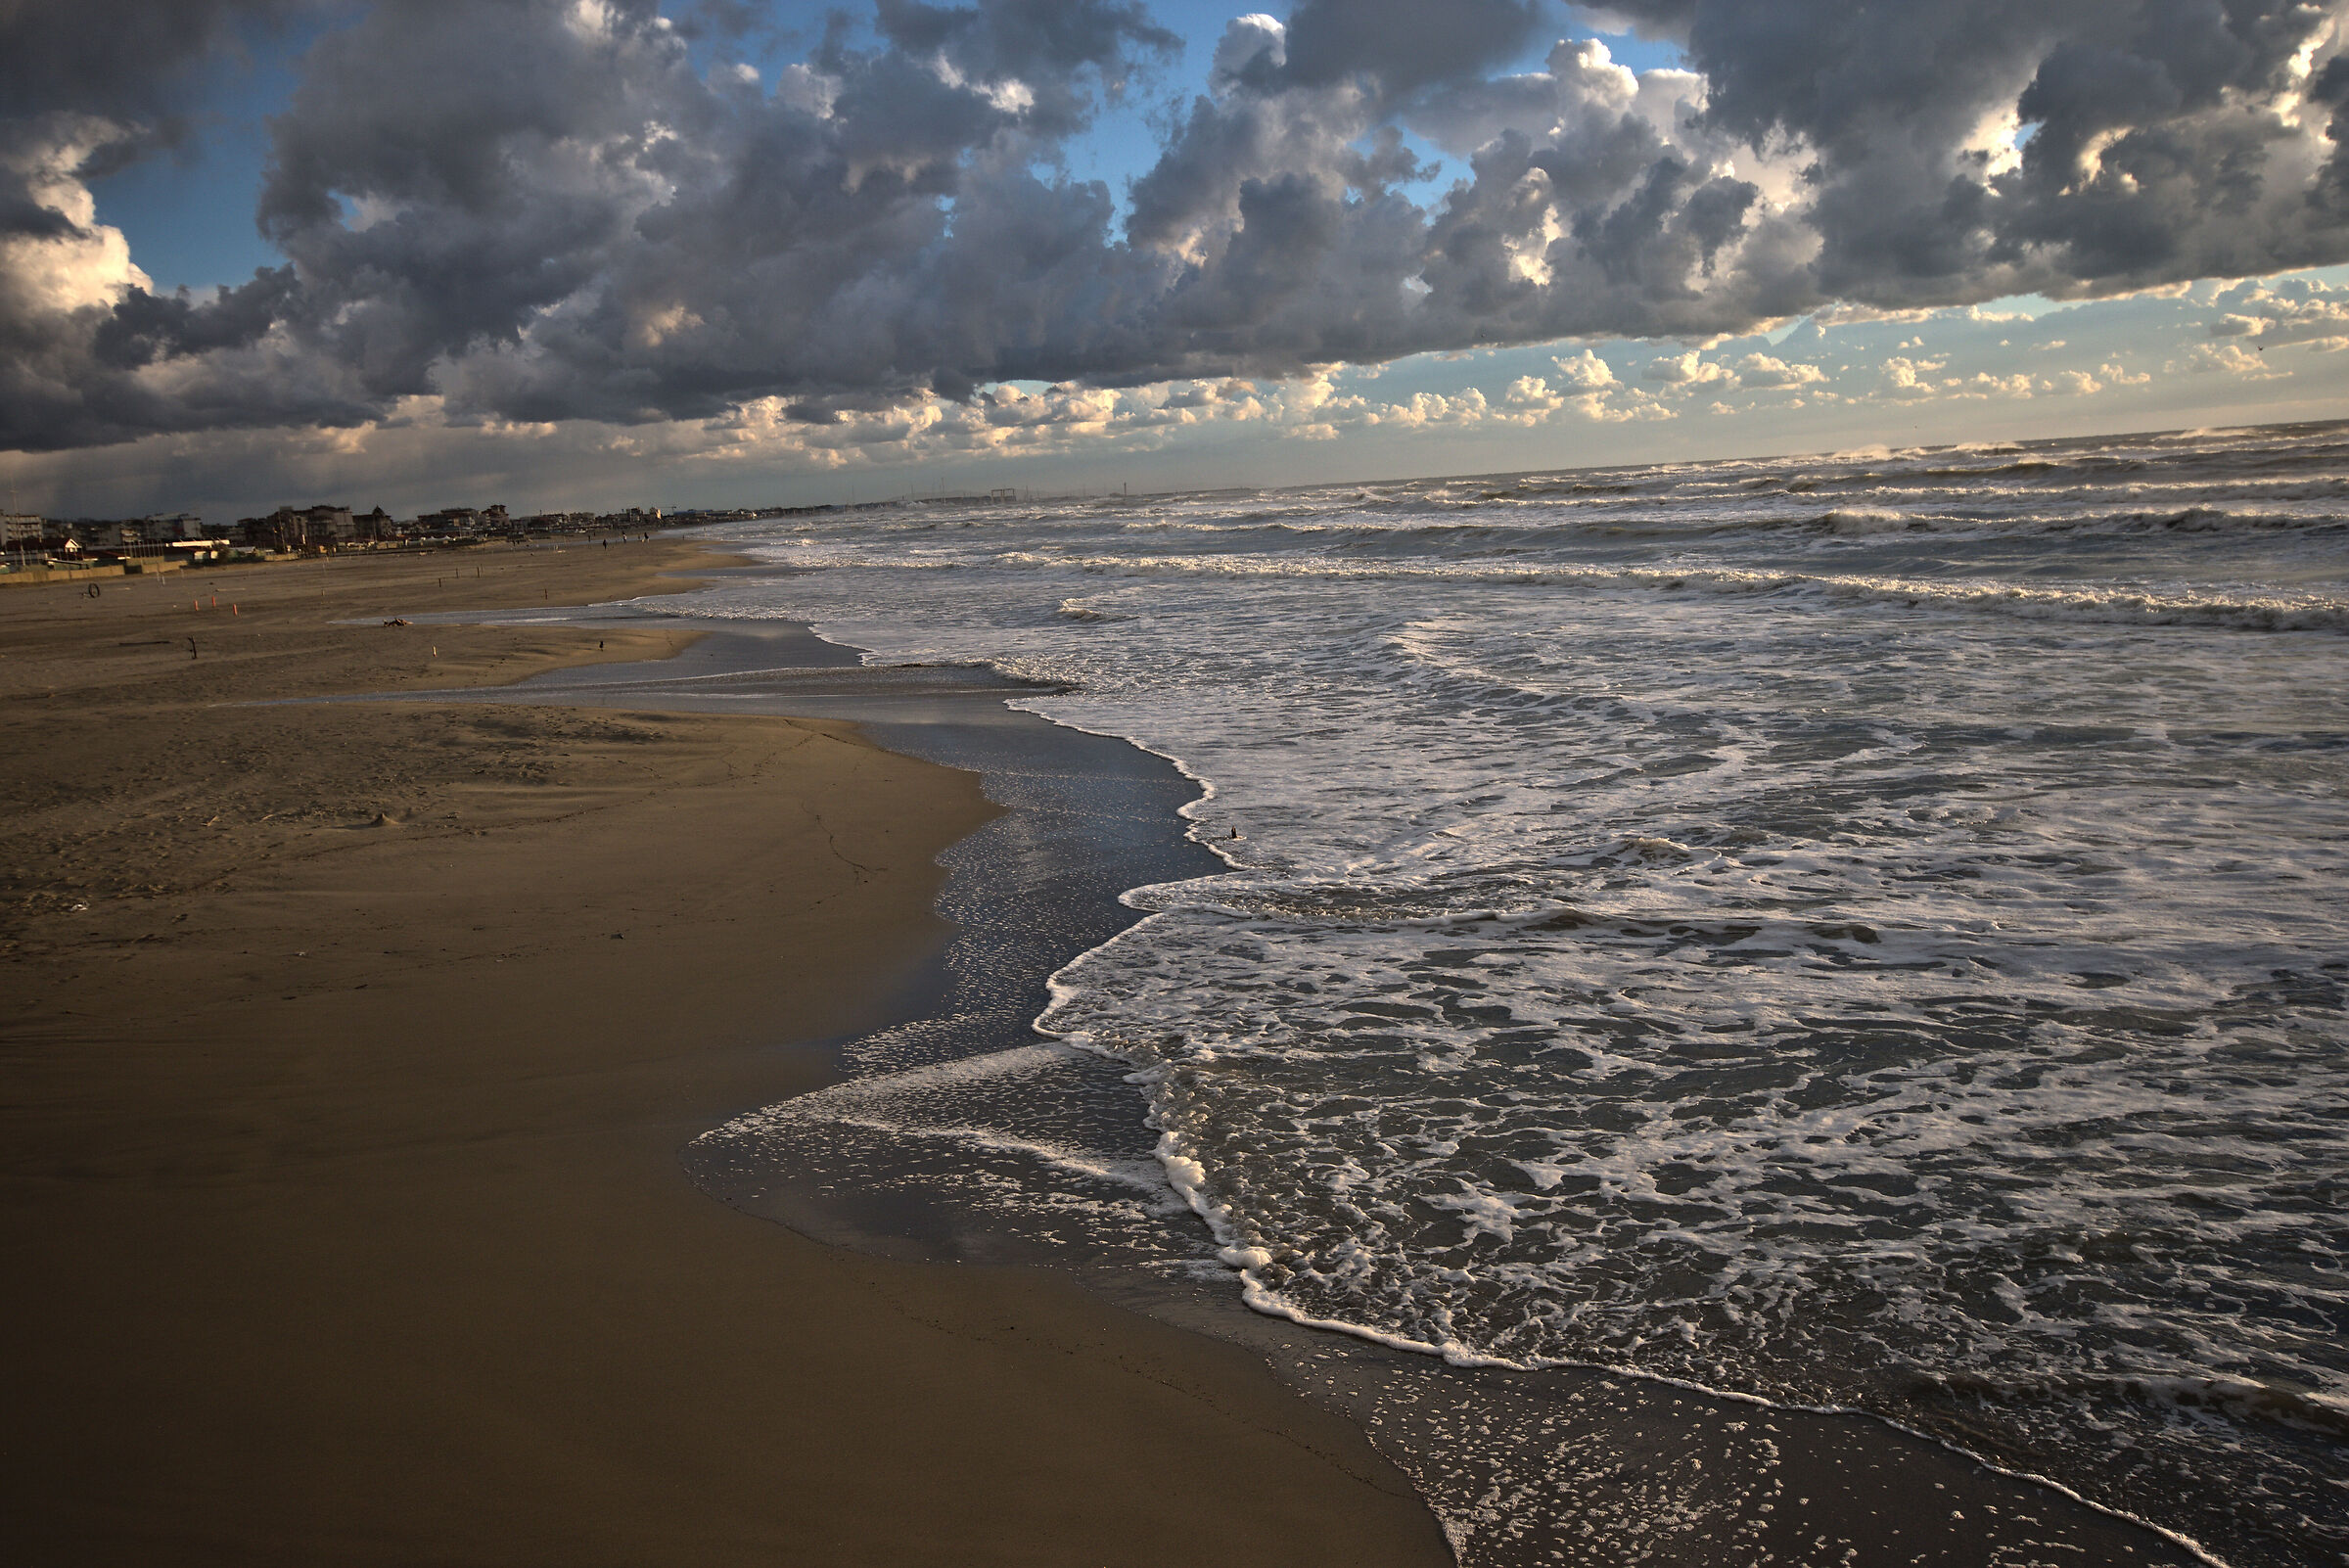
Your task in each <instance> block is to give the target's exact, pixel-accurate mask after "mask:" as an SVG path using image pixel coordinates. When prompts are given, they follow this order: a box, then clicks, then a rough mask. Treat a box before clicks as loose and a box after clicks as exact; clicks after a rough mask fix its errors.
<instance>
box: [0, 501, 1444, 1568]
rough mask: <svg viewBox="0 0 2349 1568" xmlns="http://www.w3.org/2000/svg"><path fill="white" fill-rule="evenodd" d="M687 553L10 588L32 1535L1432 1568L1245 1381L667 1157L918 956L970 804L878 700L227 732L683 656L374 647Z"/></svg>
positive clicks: (12, 1064) (4, 987) (45, 1567)
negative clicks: (829, 1230) (720, 1187)
mask: <svg viewBox="0 0 2349 1568" xmlns="http://www.w3.org/2000/svg"><path fill="white" fill-rule="evenodd" d="M696 559H699V560H704V561H707V560H708V559H709V558H708V557H706V556H698V555H696V554H695V553H694V552H693V551H692V550H691V547H689V546H686V545H683V544H678V543H670V542H653V543H629V544H624V545H615V546H613V547H610V548H608V549H607V548H605V547H602V546H598V545H593V544H589V545H584V546H581V545H576V544H575V545H573V546H571V547H570V548H568V549H566V550H563V551H561V552H556V551H553V550H538V551H531V552H522V551H503V550H484V551H469V552H463V553H462V554H461V555H457V556H455V557H454V558H449V557H440V558H433V557H425V558H415V559H409V560H402V561H352V560H340V561H335V562H331V563H304V564H300V565H282V566H274V567H265V568H251V569H236V570H226V571H218V572H209V573H191V574H185V575H175V576H164V577H161V578H160V579H156V580H152V581H151V580H148V579H128V580H123V581H120V582H110V583H109V584H108V585H107V588H106V591H105V593H104V594H103V595H102V597H100V598H98V599H95V600H91V599H86V598H83V597H81V596H80V595H79V594H78V593H77V592H76V591H75V590H74V589H72V588H70V587H44V588H22V589H14V590H10V591H9V592H7V593H5V594H0V996H4V997H5V1002H4V1006H5V1009H6V1010H5V1013H4V1014H0V1061H4V1062H5V1069H4V1072H5V1078H4V1080H0V1082H4V1084H5V1091H4V1093H0V1272H4V1273H5V1277H6V1279H7V1280H8V1293H7V1298H6V1299H7V1302H8V1306H7V1309H6V1321H5V1324H0V1327H4V1328H5V1330H6V1336H5V1346H6V1349H5V1352H4V1353H0V1408H5V1410H6V1412H7V1414H6V1418H5V1423H4V1424H0V1433H4V1437H0V1442H4V1443H5V1450H4V1452H0V1473H4V1474H5V1477H6V1479H5V1481H4V1482H0V1520H4V1521H5V1522H4V1523H0V1540H4V1541H5V1543H6V1545H7V1551H6V1556H7V1559H8V1560H9V1561H11V1562H21V1563H25V1564H29V1565H39V1568H49V1565H61V1568H62V1565H72V1564H108V1565H120V1564H134V1563H135V1564H140V1565H161V1564H188V1563H222V1564H227V1563H236V1564H276V1563H288V1564H292V1563H304V1564H309V1563H337V1564H341V1563H384V1564H440V1563H450V1564H454V1563H480V1564H499V1565H523V1564H548V1565H558V1564H559V1565H564V1568H585V1565H594V1564H607V1563H609V1564H623V1563H624V1564H662V1565H668V1564H677V1565H696V1568H698V1565H705V1564H709V1565H714V1564H730V1563H737V1562H741V1563H753V1562H757V1563H770V1564H771V1563H823V1564H852V1563H902V1564H922V1563H957V1564H960V1563H990V1562H1001V1563H1032V1564H1060V1563H1066V1564H1072V1565H1084V1568H1110V1565H1126V1564H1168V1565H1174V1564H1215V1563H1235V1564H1236V1563H1242V1562H1247V1563H1257V1562H1264V1561H1272V1562H1281V1563H1285V1564H1314V1563H1330V1564H1376V1563H1383V1562H1398V1563H1400V1562H1415V1563H1441V1562H1445V1561H1448V1560H1449V1553H1448V1552H1447V1551H1446V1549H1445V1547H1444V1545H1443V1543H1442V1540H1441V1538H1440V1536H1439V1535H1438V1533H1437V1531H1436V1529H1435V1526H1434V1524H1433V1522H1432V1520H1431V1519H1430V1517H1429V1515H1428V1514H1427V1513H1426V1511H1425V1510H1424V1509H1423V1508H1422V1507H1421V1506H1420V1505H1419V1504H1418V1503H1417V1501H1416V1500H1415V1499H1413V1498H1412V1497H1411V1496H1410V1495H1409V1492H1408V1490H1407V1488H1406V1487H1405V1484H1404V1483H1403V1482H1402V1480H1401V1478H1400V1477H1399V1476H1397V1475H1396V1473H1395V1472H1394V1471H1392V1470H1391V1469H1390V1468H1389V1467H1388V1466H1387V1465H1386V1464H1385V1463H1384V1462H1383V1461H1381V1460H1380V1459H1378V1458H1377V1457H1376V1456H1375V1455H1374V1454H1373V1453H1371V1451H1370V1449H1369V1447H1368V1445H1367V1444H1366V1443H1365V1442H1364V1441H1363V1439H1362V1438H1361V1437H1360V1435H1359V1433H1357V1432H1356V1431H1355V1430H1354V1429H1353V1428H1351V1427H1350V1426H1348V1425H1346V1424H1345V1423H1344V1422H1343V1421H1341V1420H1339V1419H1338V1418H1336V1417H1334V1416H1331V1415H1327V1414H1324V1413H1322V1412H1320V1411H1317V1410H1315V1409H1313V1408H1312V1407H1308V1406H1307V1405H1306V1404H1305V1403H1303V1402H1302V1401H1301V1400H1299V1399H1298V1398H1296V1397H1295V1396H1293V1395H1291V1394H1290V1393H1288V1392H1287V1391H1286V1390H1284V1389H1283V1388H1281V1387H1280V1386H1279V1385H1278V1384H1277V1383H1276V1382H1275V1381H1274V1380H1273V1378H1272V1377H1271V1375H1270V1374H1269V1373H1268V1372H1267V1371H1266V1370H1265V1369H1264V1368H1263V1367H1262V1366H1261V1365H1260V1364H1258V1363H1257V1362H1256V1361H1254V1360H1252V1359H1251V1358H1250V1357H1249V1356H1248V1355H1247V1354H1246V1353H1244V1352H1242V1351H1240V1350H1238V1349H1236V1348H1234V1347H1231V1346H1228V1345H1223V1344H1221V1343H1218V1342H1215V1341H1211V1340H1207V1339H1202V1338H1197V1337H1194V1336H1190V1335H1186V1334H1183V1333H1180V1332H1178V1331H1176V1330H1174V1329H1171V1328H1166V1327H1164V1326H1162V1325H1159V1324H1155V1323H1152V1322H1149V1321H1146V1320H1144V1319H1141V1318H1138V1317H1134V1316H1132V1315H1130V1314H1125V1313H1122V1312H1119V1311H1117V1310H1115V1309H1112V1308H1110V1307H1107V1306H1105V1305H1103V1304H1101V1303H1099V1302H1097V1301H1095V1300H1093V1299H1092V1298H1090V1297H1087V1296H1085V1295H1084V1294H1082V1292H1081V1291H1079V1290H1078V1289H1077V1288H1076V1287H1074V1286H1073V1285H1071V1284H1069V1283H1068V1282H1066V1281H1063V1280H1060V1279H1058V1278H1056V1277H1054V1276H1051V1275H1048V1274H1042V1273H1037V1272H1034V1271H995V1270H983V1269H976V1268H945V1267H926V1266H914V1265H898V1264H888V1263H882V1262H877V1261H874V1260H870V1259H865V1258H861V1257H857V1256H853V1255H849V1254H844V1253H839V1252H835V1251H833V1250H830V1249H827V1248H824V1247H821V1246H818V1245H816V1244H814V1243H812V1242H808V1241H806V1240H804V1239H803V1238H801V1237H799V1236H796V1235H794V1234H792V1233H790V1232H788V1231H785V1230H782V1229H780V1228H778V1227H775V1226H772V1225H768V1224H765V1223H763V1222H759V1221H756V1220H753V1219H749V1218H747V1217H745V1216H743V1215H740V1214H737V1213H735V1212H734V1211H732V1210H729V1209H727V1208H724V1207H723V1206H721V1205H719V1204H716V1203H714V1202H713V1201H712V1200H710V1199H708V1198H706V1197H704V1196H702V1195H701V1194H700V1193H698V1192H696V1191H695V1190H693V1189H692V1188H691V1187H690V1186H689V1185H688V1184H687V1183H686V1182H685V1180H684V1179H683V1178H682V1176H680V1175H679V1173H678V1170H677V1166H676V1163H675V1154H676V1150H677V1149H678V1147H679V1145H681V1144H682V1143H683V1142H684V1141H685V1140H686V1139H687V1138H688V1137H690V1136H691V1135H693V1134H694V1133H695V1132H697V1131H699V1130H702V1129H703V1128H706V1127H708V1126H710V1125H712V1124H713V1123H714V1122H716V1121H718V1120H720V1119H722V1118H723V1117H725V1116H727V1115H728V1114H730V1113H732V1112H734V1111H737V1110H740V1109H743V1108H745V1107H747V1106H750V1105H754V1104H758V1103H760V1102H764V1101H769V1100H772V1099H775V1098H779V1097H781V1096H782V1095H784V1094H786V1093H789V1092H791V1091H793V1090H794V1089H795V1088H798V1087H804V1086H808V1085H811V1084H814V1083H816V1082H819V1081H820V1080H821V1078H822V1076H823V1071H824V1061H823V1056H822V1053H821V1052H820V1050H817V1049H814V1048H810V1047H807V1046H806V1045H804V1044H803V1045H801V1046H799V1047H798V1048H793V1047H792V1046H791V1045H790V1044H789V1043H788V1042H791V1041H802V1042H805V1041H809V1040H816V1039H821V1038H824V1037H827V1036H830V1035H834V1034H837V1033H839V1032H842V1031H845V1030H851V1029H855V1028H859V1027H863V1026H867V1025H870V1024H872V1023H874V1022H876V1021H877V1020H878V1019H879V1018H881V1017H882V1016H883V1015H884V1014H885V1012H886V1011H887V1009H888V1008H889V1006H890V1005H891V1004H892V1002H893V1000H894V999H895V998H897V997H898V995H899V993H900V991H901V988H902V987H903V986H904V985H905V983H906V982H907V980H908V978H909V977H910V976H912V975H913V974H914V973H915V972H916V971H917V969H918V967H919V965H920V964H921V963H922V961H923V960H924V959H925V957H926V956H927V955H928V954H929V953H930V952H931V951H932V950H933V949H934V946H935V944H936V942H937V940H938V938H939V936H940V935H941V927H940V925H939V922H938V920H937V918H936V916H935V915H934V914H933V913H932V912H931V901H932V899H933V898H934V897H935V895H936V893H937V889H938V885H939V879H940V873H939V872H938V871H937V869H936V868H935V866H934V865H933V863H932V857H933V856H934V855H935V854H936V853H938V852H939V851H940V850H942V849H943V848H944V846H946V845H947V844H948V843H950V842H951V841H952V840H953V839H954V838H956V837H957V836H959V835H960V834H962V833H964V832H967V831H968V830H969V829H970V828H971V827H973V826H975V825H976V824H977V823H979V822H980V821H982V820H984V819H985V817H986V815H987V813H988V812H989V811H990V809H991V808H990V807H989V806H988V805H987V803H986V802H985V801H984V800H983V799H982V798H981V797H980V795H979V792H978V789H977V787H976V783H975V781H974V780H973V779H972V778H971V777H970V776H969V775H966V774H961V773H955V772H951V771H947V770H944V769H940V768H936V767H932V766H929V765H927V764H922V763H918V762H914V761H907V760H905V759H902V758H898V757H896V756H893V755H890V754H888V753H885V752H881V751H879V750H877V749H875V748H873V747H871V746H870V745H868V744H866V743H865V742H864V741H863V740H862V739H861V738H859V737H858V735H857V734H856V733H855V732H854V730H853V729H852V728H851V727H849V726H845V725H841V724H837V723H824V722H809V721H798V720H781V719H760V718H727V717H707V716H683V715H650V714H612V713H586V712H581V711H576V710H563V709H549V708H538V707H529V708H525V707H479V706H468V707H462V708H457V707H440V706H431V705H424V704H417V705H406V704H390V705H346V706H330V707H321V706H301V707H248V706H228V705H231V704H238V703H242V702H247V701H251V700H253V699H256V698H268V697H284V696H299V695H314V694H319V693H328V692H348V691H360V690H386V689H396V688H401V687H408V688H425V687H431V686H442V685H453V684H460V683H477V684H478V683H484V682H493V681H502V680H507V679H512V678H517V677H519V676H521V675H524V674H527V673H530V672H531V671H533V670H536V669H545V668H548V667H550V666H551V665H554V664H556V663H560V662H565V661H576V660H580V659H594V658H609V659H620V658H638V657H643V656H644V654H645V653H646V652H648V651H650V650H654V649H658V648H660V647H662V646H663V645H664V644H665V639H664V638H662V637H661V636H660V635H659V634H658V633H652V634H645V633H631V634H628V635H627V636H626V637H625V639H624V640H623V639H622V637H619V636H615V635H613V634H612V633H610V632H604V633H600V634H599V633H597V632H593V631H582V630H578V629H576V628H559V627H538V628H484V627H447V626H442V627H421V626H405V627H387V626H383V625H381V624H380V620H378V619H373V618H390V617H392V616H395V615H398V614H401V613H414V612H418V611H426V610H438V609H448V608H466V607H477V606H489V605H527V604H533V603H545V604H551V605H560V604H564V603H578V602H584V601H588V600H593V599H602V598H611V597H619V596H624V595H627V594H633V593H637V592H643V591H646V590H647V589H648V587H650V586H651V585H652V583H653V575H654V574H655V573H657V572H660V571H663V570H675V569H678V568H680V567H682V566H684V565H686V564H687V563H688V562H690V561H692V560H696ZM477 571H478V572H479V573H480V574H481V575H480V576H469V575H465V574H471V573H474V572H477ZM215 592H216V593H218V594H219V596H220V606H221V608H220V609H218V610H216V611H215V610H212V609H211V608H210V607H209V598H210V596H211V595H212V594H213V593H215ZM200 598H201V599H202V601H203V602H204V605H205V607H204V608H203V609H201V610H199V609H196V608H193V607H192V605H191V601H194V600H198V599H200ZM232 603H234V604H236V605H237V606H238V607H239V611H240V613H239V614H237V615H235V616H231V615H230V613H229V610H228V608H227V607H228V606H229V605H230V604H232ZM353 617H358V618H370V621H369V623H367V624H363V625H359V626H338V625H336V624H334V623H335V622H336V621H338V620H341V619H347V618H353ZM189 636H194V637H195V638H196V640H197V646H196V655H197V656H196V657H195V658H193V659H191V658H189V657H188V649H187V646H186V643H185V640H184V639H185V638H187V637H189ZM599 636H600V638H601V640H602V641H603V642H604V643H605V644H606V646H604V647H603V648H601V649H600V650H599V649H598V647H597V646H596V644H597V642H598V640H599Z"/></svg>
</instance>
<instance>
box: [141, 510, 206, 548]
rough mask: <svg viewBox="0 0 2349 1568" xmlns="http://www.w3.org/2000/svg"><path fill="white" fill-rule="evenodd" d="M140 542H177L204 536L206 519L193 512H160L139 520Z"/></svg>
mask: <svg viewBox="0 0 2349 1568" xmlns="http://www.w3.org/2000/svg"><path fill="white" fill-rule="evenodd" d="M139 535H140V542H141V543H144V544H176V543H178V542H179V541H180V540H182V539H201V538H203V537H204V519H202V518H200V517H198V516H197V515H196V514H195V513H193V512H171V513H163V514H158V515H156V516H154V517H148V518H141V519H140V520H139Z"/></svg>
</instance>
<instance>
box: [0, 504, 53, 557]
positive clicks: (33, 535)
mask: <svg viewBox="0 0 2349 1568" xmlns="http://www.w3.org/2000/svg"><path fill="white" fill-rule="evenodd" d="M47 530H48V524H47V523H46V522H45V521H44V520H42V519H40V518H37V517H33V516H30V515H29V514H26V513H23V512H0V547H4V548H12V549H13V548H15V547H17V546H19V545H38V544H39V543H40V542H41V539H42V538H43V537H44V536H45V534H46V533H47Z"/></svg>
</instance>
